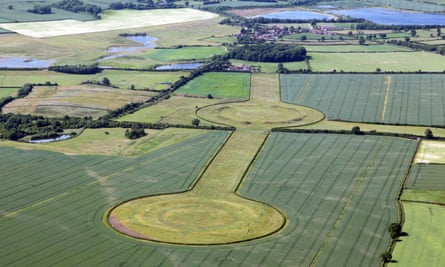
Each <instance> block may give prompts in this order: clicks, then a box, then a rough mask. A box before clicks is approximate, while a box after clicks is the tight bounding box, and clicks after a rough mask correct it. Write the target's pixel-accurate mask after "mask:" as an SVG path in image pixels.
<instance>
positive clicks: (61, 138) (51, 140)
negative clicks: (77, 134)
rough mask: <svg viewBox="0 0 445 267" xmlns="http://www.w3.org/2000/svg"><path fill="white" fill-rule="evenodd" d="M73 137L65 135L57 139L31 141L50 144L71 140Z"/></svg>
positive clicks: (31, 141) (32, 141)
mask: <svg viewBox="0 0 445 267" xmlns="http://www.w3.org/2000/svg"><path fill="white" fill-rule="evenodd" d="M70 138H71V136H70V135H67V134H64V135H61V136H59V137H56V138H48V139H38V140H29V142H30V143H50V142H56V141H62V140H67V139H70Z"/></svg>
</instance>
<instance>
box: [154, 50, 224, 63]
mask: <svg viewBox="0 0 445 267" xmlns="http://www.w3.org/2000/svg"><path fill="white" fill-rule="evenodd" d="M224 53H225V49H224V48H223V47H220V46H216V47H215V46H192V47H182V48H171V49H154V50H150V51H149V52H148V57H149V58H151V59H154V60H157V61H162V62H168V61H173V62H175V61H188V60H203V59H208V58H211V57H212V56H215V55H222V54H224Z"/></svg>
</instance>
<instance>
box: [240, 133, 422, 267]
mask: <svg viewBox="0 0 445 267" xmlns="http://www.w3.org/2000/svg"><path fill="white" fill-rule="evenodd" d="M415 146H416V145H415V142H412V141H405V140H401V139H395V138H375V137H358V138H357V137H351V136H337V135H301V134H273V135H272V136H271V138H270V139H269V140H268V141H267V143H266V146H265V148H264V152H263V153H262V154H261V156H260V157H259V158H258V160H257V162H256V164H255V165H254V167H253V169H252V172H251V173H250V175H249V178H248V179H247V180H246V181H245V182H244V184H243V187H242V190H241V193H242V194H243V195H246V196H248V197H252V198H256V199H259V200H261V201H264V202H266V203H272V204H273V205H274V206H275V207H277V208H279V209H281V210H282V211H283V212H284V214H286V216H288V218H289V224H288V226H287V227H286V229H284V230H283V232H281V233H279V234H278V235H277V236H276V237H275V238H274V239H272V240H271V241H270V242H272V243H273V246H272V247H271V248H269V249H265V250H264V251H266V252H265V253H264V254H265V256H262V257H261V260H262V261H259V263H260V264H259V265H262V266H276V265H277V264H276V263H275V264H273V263H274V262H273V260H272V259H271V258H272V257H273V258H274V259H276V261H278V262H279V263H280V264H282V265H283V266H291V265H292V263H295V262H298V264H299V265H300V266H329V265H330V263H333V262H335V264H336V265H337V266H376V265H378V264H379V261H380V259H379V255H380V253H381V252H383V251H384V250H385V249H386V246H387V245H388V242H389V235H388V234H387V232H386V227H387V225H388V224H389V223H390V222H392V221H397V220H398V219H397V210H396V203H395V199H396V197H397V196H396V195H397V191H398V190H399V188H400V182H401V181H402V180H403V177H404V173H405V172H406V168H407V167H408V166H409V164H410V161H411V158H412V156H413V153H414V150H415ZM315 233H316V234H315ZM342 240H348V242H342ZM269 257H270V258H269Z"/></svg>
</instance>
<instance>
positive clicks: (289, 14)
mask: <svg viewBox="0 0 445 267" xmlns="http://www.w3.org/2000/svg"><path fill="white" fill-rule="evenodd" d="M257 17H263V18H268V19H294V20H311V19H317V20H330V19H333V18H334V16H332V15H328V14H323V13H316V12H310V11H302V10H292V11H282V12H276V13H268V14H264V15H259V16H257Z"/></svg>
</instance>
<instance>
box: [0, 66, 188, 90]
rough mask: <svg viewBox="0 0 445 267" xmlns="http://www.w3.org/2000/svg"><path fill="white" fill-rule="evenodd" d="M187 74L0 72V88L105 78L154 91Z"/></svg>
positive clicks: (120, 84)
mask: <svg viewBox="0 0 445 267" xmlns="http://www.w3.org/2000/svg"><path fill="white" fill-rule="evenodd" d="M187 75H188V72H183V71H177V72H148V71H123V70H104V71H102V72H101V73H98V74H91V75H77V74H76V75H74V74H65V73H60V72H52V71H31V70H30V71H14V70H3V71H0V86H22V85H23V84H25V83H45V82H47V81H50V82H53V83H54V82H56V83H58V84H59V85H63V86H74V85H79V84H80V83H81V82H83V81H86V80H92V81H102V79H103V78H104V77H107V78H108V79H109V80H110V82H111V83H112V84H113V85H116V86H118V87H119V88H122V89H129V88H130V87H131V85H132V84H133V85H134V86H135V88H136V89H142V88H150V89H155V90H162V89H167V88H169V87H170V83H173V82H175V81H176V80H178V79H179V77H181V76H187Z"/></svg>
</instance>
